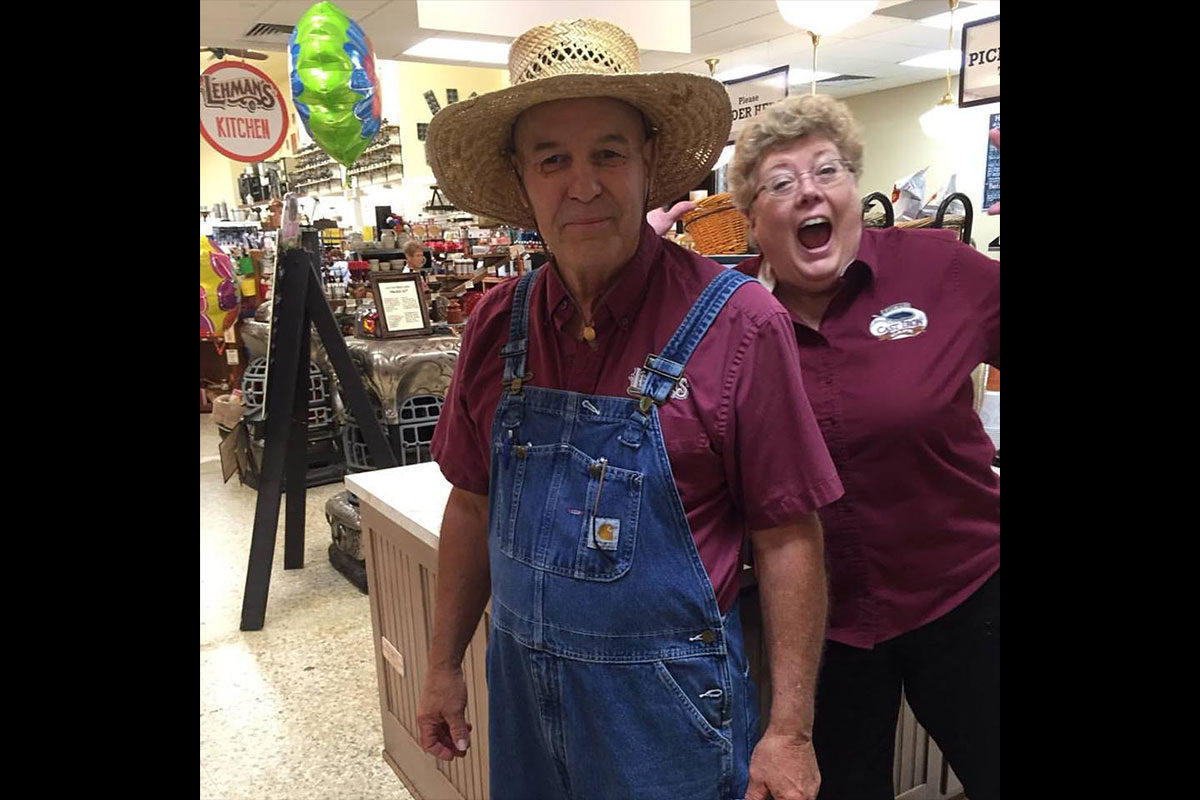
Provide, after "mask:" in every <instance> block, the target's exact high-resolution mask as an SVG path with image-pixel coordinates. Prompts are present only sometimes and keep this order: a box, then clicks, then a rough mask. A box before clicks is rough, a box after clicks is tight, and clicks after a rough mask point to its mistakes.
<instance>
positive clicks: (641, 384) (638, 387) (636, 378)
mask: <svg viewBox="0 0 1200 800" xmlns="http://www.w3.org/2000/svg"><path fill="white" fill-rule="evenodd" d="M649 375H650V373H648V372H646V370H644V369H642V368H641V367H637V368H636V369H634V371H633V372H632V373H631V374H630V375H629V388H628V389H626V390H625V391H626V392H628V393H629V394H631V395H633V396H634V397H641V396H642V390H643V389H644V388H646V378H647V377H649ZM687 396H688V379H687V376H686V375H685V376H684V377H682V378H680V379H679V383H677V384H675V390H674V391H673V392H671V397H673V398H675V399H676V400H686V399H687Z"/></svg>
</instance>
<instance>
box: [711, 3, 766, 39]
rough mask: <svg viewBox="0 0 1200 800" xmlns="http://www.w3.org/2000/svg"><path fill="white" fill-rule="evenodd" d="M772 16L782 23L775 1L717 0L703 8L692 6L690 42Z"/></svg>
mask: <svg viewBox="0 0 1200 800" xmlns="http://www.w3.org/2000/svg"><path fill="white" fill-rule="evenodd" d="M772 14H773V15H775V16H776V17H778V18H779V20H780V21H781V22H782V20H783V18H782V17H779V6H777V5H775V0H740V2H735V3H731V2H720V0H717V2H711V3H706V4H705V5H703V6H696V5H693V6H692V41H693V42H695V41H696V38H697V37H699V36H704V35H705V34H708V33H712V32H713V31H716V30H720V29H721V28H727V27H729V26H730V25H736V24H737V23H739V22H745V21H746V20H752V19H756V18H758V17H763V16H768V15H772Z"/></svg>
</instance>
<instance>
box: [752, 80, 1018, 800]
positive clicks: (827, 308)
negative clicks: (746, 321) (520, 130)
mask: <svg viewBox="0 0 1200 800" xmlns="http://www.w3.org/2000/svg"><path fill="white" fill-rule="evenodd" d="M862 164H863V143H862V139H861V137H860V134H859V132H858V127H857V124H856V123H855V121H854V119H853V117H852V116H851V114H850V111H849V109H848V108H847V107H846V106H845V105H844V104H843V103H841V102H839V101H837V100H835V99H833V98H832V97H828V96H820V95H814V96H808V95H805V96H801V97H793V98H788V99H785V100H782V101H780V102H778V103H776V104H775V105H773V106H771V107H770V108H769V109H768V110H767V111H766V112H764V113H763V114H762V115H761V116H760V117H758V118H756V119H755V121H754V122H753V123H752V124H751V125H749V126H747V128H746V129H744V130H743V132H742V134H741V135H740V136H739V137H738V141H737V150H736V153H735V155H734V158H733V162H732V164H731V166H730V170H729V178H730V186H731V190H732V193H733V200H734V203H735V204H736V205H737V207H738V209H739V210H740V211H741V212H742V213H743V214H745V215H746V217H747V219H748V220H749V222H750V227H751V229H752V231H753V234H754V238H755V239H756V240H757V241H758V244H759V246H760V247H761V250H762V254H761V256H759V257H756V258H753V259H750V260H748V261H746V262H743V263H742V265H741V266H740V267H739V269H741V270H742V271H743V272H746V273H747V274H750V275H754V276H756V277H758V279H759V280H760V281H762V282H763V283H764V284H765V285H766V286H767V288H768V289H770V290H772V291H773V292H774V294H775V296H776V298H777V299H778V300H779V301H780V302H781V303H782V304H783V305H784V306H785V307H786V308H787V309H788V311H789V312H790V313H791V316H792V320H793V323H794V328H795V332H796V341H797V344H798V345H799V350H800V360H801V368H802V371H803V380H804V384H805V391H806V393H807V394H808V397H809V400H810V401H811V403H812V408H813V411H814V412H815V414H816V417H817V420H818V422H819V424H820V427H821V430H822V432H823V433H824V436H825V441H826V444H827V446H828V448H829V452H830V455H831V456H832V457H833V461H834V464H835V465H836V466H837V469H838V473H839V475H840V477H841V479H842V483H843V485H844V486H845V490H846V493H845V495H844V497H843V498H842V499H841V500H838V501H836V502H834V503H833V504H831V505H829V506H826V507H825V508H823V509H821V512H820V515H821V522H822V525H823V527H824V530H825V553H826V559H827V562H828V567H829V572H830V595H831V596H830V619H829V625H828V629H827V631H826V647H825V655H824V658H823V662H822V667H821V673H820V677H819V680H818V683H817V697H816V712H815V713H816V716H815V722H814V729H813V741H814V746H815V750H816V754H817V761H818V764H819V766H820V771H821V792H820V795H819V797H820V798H821V800H842V799H843V798H845V799H846V800H892V798H893V797H894V792H893V786H892V766H893V764H892V761H893V748H894V742H895V730H896V721H897V715H898V713H899V708H900V697H901V692H902V691H903V693H904V696H905V697H906V698H907V699H908V703H909V705H910V706H911V707H912V709H913V711H914V713H915V714H916V717H917V719H918V720H919V721H920V722H921V724H922V725H923V726H924V727H925V728H926V730H928V731H929V734H930V735H931V736H932V737H933V738H934V740H935V741H936V742H937V743H938V745H939V746H940V747H941V748H942V750H943V752H944V753H945V754H946V756H947V758H948V760H949V762H950V766H951V768H952V769H953V770H954V772H955V773H956V774H957V775H958V777H959V778H960V779H961V780H962V782H963V785H964V788H965V790H966V793H967V796H968V797H970V798H971V800H993V799H995V798H999V797H1000V604H999V597H1000V479H999V476H997V475H996V474H995V473H994V472H993V471H992V469H991V465H992V458H993V456H994V455H995V448H994V446H993V444H992V441H991V439H990V438H989V437H988V435H987V433H986V432H985V431H984V428H983V424H982V422H981V421H980V419H979V416H978V415H977V414H976V412H975V410H974V405H973V389H972V382H971V372H972V371H973V370H974V369H975V368H976V367H977V366H978V365H979V364H980V363H982V362H987V363H989V364H991V365H993V366H995V367H997V368H999V366H1000V264H999V262H998V261H994V260H992V259H991V258H989V257H988V256H986V255H984V254H982V253H979V252H978V251H976V250H974V249H973V248H971V247H969V246H967V245H965V244H962V243H960V242H959V241H958V240H957V238H955V237H954V236H953V235H952V234H951V233H950V232H947V231H942V230H932V229H926V230H899V229H896V228H888V229H882V230H864V228H863V223H862V209H861V204H860V200H859V189H858V176H859V175H861V174H862Z"/></svg>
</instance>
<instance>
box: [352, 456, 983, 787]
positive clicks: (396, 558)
mask: <svg viewBox="0 0 1200 800" xmlns="http://www.w3.org/2000/svg"><path fill="white" fill-rule="evenodd" d="M996 472H997V473H999V470H998V469H997V470H996ZM346 487H347V488H348V489H349V490H350V491H351V492H353V493H354V494H355V495H357V496H358V498H359V508H360V513H361V524H362V537H363V538H362V545H363V551H364V552H365V554H366V561H367V582H368V585H369V595H370V602H371V630H372V633H373V637H372V638H373V640H374V643H375V670H376V677H377V679H378V684H379V710H380V713H381V715H382V717H383V746H384V752H383V758H384V760H385V761H387V763H388V764H389V765H390V766H391V767H392V769H393V770H395V772H396V774H397V775H399V776H400V778H401V780H403V781H404V785H405V786H407V787H408V789H409V791H411V792H412V794H413V796H414V797H417V798H418V800H458V798H462V800H486V799H487V798H488V797H489V791H488V767H487V765H488V736H487V733H488V708H487V683H486V674H487V670H486V662H485V654H486V649H487V631H488V628H489V625H490V621H491V620H490V616H491V614H490V612H491V607H490V605H489V607H488V609H487V610H485V611H484V615H483V619H482V621H481V622H480V625H479V627H478V628H477V629H476V630H475V634H474V636H473V637H472V639H471V644H470V645H469V646H468V647H467V652H466V655H465V657H464V658H463V674H464V676H465V678H466V681H467V712H466V718H467V722H469V723H470V724H471V728H472V732H471V748H470V749H469V750H468V751H467V756H466V758H460V759H455V760H454V761H452V762H445V761H439V760H438V759H436V758H434V757H433V756H431V755H428V754H427V753H425V752H424V751H423V750H422V749H421V745H420V733H419V731H418V729H417V723H416V720H417V704H418V702H419V701H420V697H421V687H422V685H423V683H424V680H425V673H426V670H427V669H428V666H429V658H428V657H429V642H430V640H431V638H432V635H433V609H434V598H435V596H436V591H437V588H436V587H437V549H438V538H439V535H440V531H441V526H442V513H443V511H444V510H445V507H446V500H447V498H448V497H449V496H450V483H449V482H448V481H447V480H446V479H445V478H444V477H442V473H441V471H440V470H439V469H438V465H437V464H435V463H433V462H427V463H423V464H413V465H411V466H407V467H396V468H394V469H385V470H377V471H374V472H364V473H360V474H357V475H350V476H347V477H346ZM744 578H745V580H744V581H743V590H742V619H743V625H744V628H745V636H746V652H747V654H748V656H749V660H750V671H751V674H752V675H753V676H754V678H755V681H756V682H757V684H758V687H759V692H760V696H761V699H762V700H763V703H762V706H763V714H762V718H763V720H764V722H765V720H766V719H767V710H768V705H769V704H768V703H767V702H766V701H767V699H768V697H769V692H770V678H769V676H768V675H766V674H765V673H764V670H763V662H764V659H765V650H764V648H763V643H762V636H761V630H762V623H761V612H760V609H759V605H758V593H757V589H756V587H755V584H754V579H753V575H752V573H751V572H750V570H749V569H747V570H746V572H745V574H744ZM895 785H896V797H897V798H902V799H903V800H916V798H925V799H927V800H935V799H940V798H953V797H957V796H961V791H962V789H961V784H960V783H959V782H958V780H957V778H955V777H954V775H953V773H951V772H949V770H948V769H947V765H946V763H945V760H944V758H943V757H942V754H941V751H940V750H938V748H937V745H936V744H935V743H934V742H933V741H932V740H931V739H930V738H929V736H928V734H926V733H925V731H924V730H923V729H921V727H920V725H918V724H917V722H916V719H915V717H914V716H913V714H912V711H911V710H910V709H909V708H908V704H907V703H905V704H904V705H903V707H902V711H901V714H900V721H899V725H898V727H897V731H896V768H895Z"/></svg>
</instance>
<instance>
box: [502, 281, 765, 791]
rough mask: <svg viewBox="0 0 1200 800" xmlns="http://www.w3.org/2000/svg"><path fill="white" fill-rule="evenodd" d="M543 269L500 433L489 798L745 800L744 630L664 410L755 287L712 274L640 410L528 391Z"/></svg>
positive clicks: (511, 369) (751, 700)
mask: <svg viewBox="0 0 1200 800" xmlns="http://www.w3.org/2000/svg"><path fill="white" fill-rule="evenodd" d="M536 274H537V272H536V271H535V272H531V273H528V274H526V275H525V276H524V277H522V278H521V279H520V281H519V282H518V284H517V287H516V292H515V294H514V296H513V305H512V326H511V331H510V338H509V342H508V343H507V344H506V345H505V347H504V348H503V349H502V351H501V357H503V358H504V359H505V367H504V381H505V386H506V389H505V391H504V393H503V395H502V396H501V399H500V405H499V408H498V409H497V411H496V416H495V421H494V423H493V426H492V459H491V486H490V504H489V505H490V520H489V533H488V537H489V538H488V547H489V557H490V561H491V579H492V617H491V628H490V630H489V641H488V649H487V664H488V667H487V679H488V692H489V696H490V698H491V703H490V706H489V711H490V713H489V746H490V750H491V752H490V762H491V766H490V770H491V796H492V798H493V800H505V799H506V798H511V799H512V800H543V799H544V800H562V799H564V798H569V799H570V800H585V799H587V800H590V798H613V800H643V799H645V800H652V799H654V798H662V800H709V799H710V798H711V800H729V798H740V797H741V796H742V794H743V793H744V792H745V787H746V783H747V780H748V766H749V757H750V752H751V750H752V749H753V746H754V743H755V741H756V740H757V736H758V713H757V701H756V697H755V691H754V687H753V685H752V683H751V681H750V678H749V670H748V667H747V662H746V657H745V653H744V650H743V646H742V630H741V621H740V618H739V615H738V609H737V607H736V606H735V607H734V608H733V609H732V610H731V611H730V612H729V613H728V614H727V615H726V616H725V617H724V618H722V616H721V614H720V611H719V609H718V606H717V600H716V596H715V594H714V592H713V587H712V583H711V582H710V580H709V578H708V574H707V572H706V571H705V568H704V564H703V563H702V562H701V560H700V555H699V553H698V552H697V550H696V545H695V542H694V540H693V538H692V532H691V529H690V527H689V526H688V521H687V517H686V516H685V515H684V509H683V504H682V502H681V501H680V499H679V493H678V491H677V489H676V486H675V479H674V478H673V477H672V474H671V466H670V463H669V462H668V460H667V451H666V448H665V447H664V444H663V437H662V429H661V427H660V425H659V418H658V411H657V408H656V406H657V405H662V404H663V403H665V402H669V398H670V395H671V392H672V391H673V390H674V389H675V386H676V383H677V382H678V380H679V378H680V377H682V375H683V369H684V366H685V365H686V364H687V361H688V358H689V357H690V356H691V354H692V351H693V350H694V349H695V347H696V345H697V344H698V343H699V342H700V340H701V339H702V338H703V337H704V334H705V333H706V332H707V331H708V327H709V325H710V324H711V323H712V321H713V319H715V318H716V316H717V313H718V312H719V311H720V310H721V308H722V306H724V304H725V301H726V300H728V299H729V297H730V296H731V295H732V294H733V293H734V292H735V291H736V290H737V289H738V287H740V286H741V285H742V284H743V283H747V282H750V281H751V280H752V279H751V278H748V277H747V276H745V275H741V274H740V273H738V272H736V271H734V270H728V271H725V272H722V273H721V274H720V275H718V276H717V277H716V278H714V279H713V281H712V282H711V283H710V284H709V286H708V287H707V288H706V289H705V290H704V292H703V293H702V294H701V295H700V298H699V299H698V300H697V301H696V303H695V305H694V306H693V307H692V309H691V311H690V312H688V315H687V317H686V318H685V319H684V321H683V323H682V324H681V325H680V326H679V329H678V330H676V331H675V334H674V335H673V336H672V337H671V340H670V342H668V344H667V346H666V348H665V349H664V350H663V353H662V355H650V356H648V357H647V359H646V362H645V369H646V371H647V372H648V378H647V380H646V383H645V386H644V387H643V389H642V395H641V396H640V397H634V398H630V397H606V396H595V395H585V394H578V393H575V392H567V391H558V390H552V389H543V388H539V387H535V386H529V385H525V384H526V382H527V381H529V380H530V379H531V378H532V377H533V376H532V375H527V374H526V373H525V364H526V358H525V356H526V352H527V347H528V337H527V331H528V318H529V295H530V289H531V287H532V285H533V280H534V277H535V275H536Z"/></svg>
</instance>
